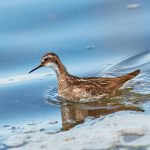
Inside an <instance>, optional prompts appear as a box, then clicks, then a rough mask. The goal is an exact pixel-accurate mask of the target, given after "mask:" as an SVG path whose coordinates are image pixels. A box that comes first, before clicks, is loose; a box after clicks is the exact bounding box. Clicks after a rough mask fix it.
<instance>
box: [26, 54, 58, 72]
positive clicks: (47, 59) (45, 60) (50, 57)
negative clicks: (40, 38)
mask: <svg viewBox="0 0 150 150" xmlns="http://www.w3.org/2000/svg"><path fill="white" fill-rule="evenodd" d="M58 62H59V57H58V56H57V55H56V54H55V53H47V54H46V55H44V56H43V57H42V60H41V63H40V65H38V66H37V67H36V68H34V69H32V70H31V71H30V72H29V73H31V72H33V71H35V70H37V69H39V68H41V67H52V68H54V69H57V68H56V67H57V64H58Z"/></svg>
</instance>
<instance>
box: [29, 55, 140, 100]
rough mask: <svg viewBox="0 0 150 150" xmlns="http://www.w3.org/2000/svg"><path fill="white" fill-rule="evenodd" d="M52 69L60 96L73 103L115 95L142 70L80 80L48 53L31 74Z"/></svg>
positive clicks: (54, 56)
mask: <svg viewBox="0 0 150 150" xmlns="http://www.w3.org/2000/svg"><path fill="white" fill-rule="evenodd" d="M44 66H45V67H50V68H52V69H53V70H54V71H55V72H56V75H57V79H58V96H59V97H60V98H62V99H65V100H68V101H72V102H86V101H88V102H89V100H91V101H93V100H95V99H99V98H104V97H105V98H106V97H110V96H112V95H114V94H115V93H116V91H117V90H118V89H119V88H120V87H122V86H123V85H124V84H125V83H126V82H127V81H129V80H130V79H132V78H134V77H136V76H137V75H138V74H139V73H140V70H135V71H134V72H131V73H129V74H125V75H122V76H119V77H114V78H107V77H84V78H80V77H77V76H74V75H71V74H69V73H68V71H67V69H66V67H65V66H64V65H63V64H62V62H61V60H60V59H59V57H58V56H57V55H56V54H55V53H47V54H46V55H44V56H43V58H42V60H41V63H40V65H39V66H37V67H36V68H34V69H33V70H31V71H30V72H29V73H31V72H33V71H35V70H37V69H39V68H41V67H44Z"/></svg>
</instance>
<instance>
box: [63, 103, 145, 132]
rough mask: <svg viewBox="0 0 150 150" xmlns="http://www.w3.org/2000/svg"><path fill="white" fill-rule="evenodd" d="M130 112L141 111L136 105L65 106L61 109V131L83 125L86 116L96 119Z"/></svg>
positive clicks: (91, 104)
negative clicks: (120, 112) (115, 113)
mask: <svg viewBox="0 0 150 150" xmlns="http://www.w3.org/2000/svg"><path fill="white" fill-rule="evenodd" d="M123 110H131V111H143V110H142V109H141V108H139V107H138V106H136V105H125V104H119V103H117V102H114V103H108V102H94V103H89V104H87V103H86V104H67V105H62V107H61V116H62V126H63V130H68V129H70V128H72V127H74V126H75V125H77V124H80V123H83V122H84V120H85V118H86V117H88V116H91V117H94V118H98V117H101V116H104V115H108V114H111V113H114V112H118V111H123Z"/></svg>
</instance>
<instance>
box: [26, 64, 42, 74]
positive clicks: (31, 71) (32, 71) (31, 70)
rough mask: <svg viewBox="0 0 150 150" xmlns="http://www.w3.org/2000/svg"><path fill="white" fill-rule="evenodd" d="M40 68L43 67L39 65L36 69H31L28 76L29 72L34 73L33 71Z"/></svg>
mask: <svg viewBox="0 0 150 150" xmlns="http://www.w3.org/2000/svg"><path fill="white" fill-rule="evenodd" d="M41 67H43V65H42V64H40V65H39V66H37V67H36V68H34V69H32V70H31V71H30V72H29V74H30V73H31V72H33V71H35V70H37V69H39V68H41Z"/></svg>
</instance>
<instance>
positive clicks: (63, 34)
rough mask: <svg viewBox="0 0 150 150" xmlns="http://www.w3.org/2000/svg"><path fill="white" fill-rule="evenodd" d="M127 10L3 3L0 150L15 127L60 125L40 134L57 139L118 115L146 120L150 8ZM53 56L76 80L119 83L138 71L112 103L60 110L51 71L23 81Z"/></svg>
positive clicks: (122, 5) (107, 5)
mask: <svg viewBox="0 0 150 150" xmlns="http://www.w3.org/2000/svg"><path fill="white" fill-rule="evenodd" d="M132 2H133V3H134V1H132ZM132 2H131V1H129V0H123V1H115V0H111V1H110V0H105V1H104V0H103V1H99V0H95V1H91V0H86V2H85V1H80V0H76V1H67V0H63V1H54V0H52V1H48V0H43V1H42V2H41V1H34V0H33V1H29V0H26V1H25V0H22V1H18V0H12V1H9V0H5V1H4V0H3V1H1V4H0V18H1V19H0V52H1V55H0V64H1V65H0V70H1V73H0V126H1V128H2V129H1V132H0V137H2V138H0V141H1V143H3V145H2V146H3V147H4V149H5V147H6V148H7V146H5V140H6V139H7V137H8V136H9V135H10V134H11V135H13V133H14V132H13V131H14V128H12V127H16V126H19V127H20V126H23V125H26V124H29V123H33V122H34V123H35V124H39V123H40V122H44V121H47V122H53V121H54V122H55V121H58V123H56V125H55V126H54V125H50V126H49V124H47V126H48V127H45V128H46V129H45V130H48V131H47V132H59V131H60V130H61V128H64V129H65V130H67V129H69V128H71V127H73V126H75V125H76V124H78V123H82V122H83V121H84V119H85V118H86V117H88V116H92V117H98V116H104V115H107V114H111V113H113V112H116V111H121V110H134V111H140V112H141V111H143V110H145V112H141V113H145V114H149V112H150V111H149V106H150V104H149V97H150V96H149V94H150V93H149V91H150V86H149V85H150V84H149V82H150V76H149V72H150V69H149V66H150V65H149V64H150V57H149V56H150V45H149V39H150V32H149V23H150V19H149V18H150V15H149V14H150V2H149V1H148V0H145V1H140V0H136V3H138V5H139V6H140V7H138V8H134V9H132V8H131V9H130V8H128V7H127V6H128V5H129V4H131V3H132ZM51 51H52V52H55V53H57V54H58V55H59V56H60V58H61V60H62V62H63V63H64V64H65V66H66V67H67V69H68V71H69V72H70V73H71V74H74V75H78V76H118V75H121V74H125V73H128V72H130V71H133V70H135V69H141V74H140V75H139V76H138V77H137V78H136V79H134V80H132V81H131V82H130V83H129V84H128V85H127V86H126V87H127V88H126V89H123V90H122V91H121V93H118V95H117V97H116V98H113V99H109V100H105V101H100V102H98V103H92V104H72V103H69V104H68V103H67V104H66V103H65V104H64V103H63V104H62V103H61V102H60V101H59V100H58V97H57V86H56V85H57V81H56V77H55V74H54V72H53V71H51V70H50V69H48V68H43V69H41V70H39V71H37V72H35V73H34V74H32V75H28V72H29V71H30V70H31V69H32V68H33V67H35V66H37V64H39V62H40V59H41V57H42V56H43V55H44V54H45V53H47V52H51ZM61 124H62V125H61ZM5 125H8V126H9V127H3V126H5ZM42 125H43V124H42ZM42 125H41V126H42ZM44 125H45V124H44ZM24 128H25V127H24ZM20 130H21V129H19V131H18V129H16V130H15V132H21V131H20ZM44 132H45V131H44ZM22 144H23V143H22ZM0 147H1V145H0Z"/></svg>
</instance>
